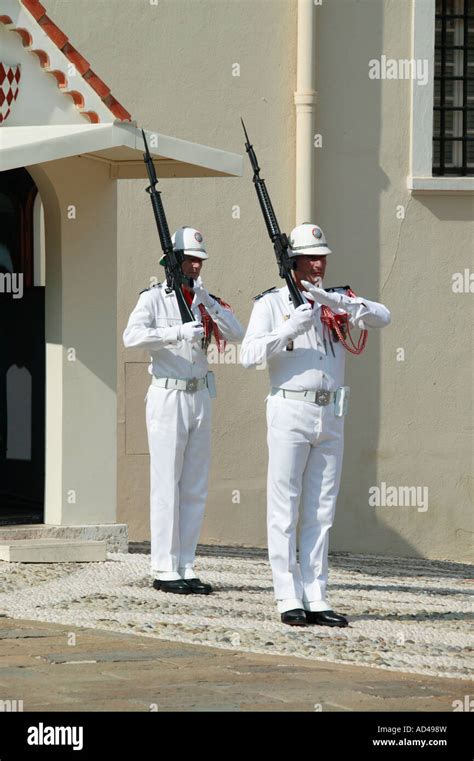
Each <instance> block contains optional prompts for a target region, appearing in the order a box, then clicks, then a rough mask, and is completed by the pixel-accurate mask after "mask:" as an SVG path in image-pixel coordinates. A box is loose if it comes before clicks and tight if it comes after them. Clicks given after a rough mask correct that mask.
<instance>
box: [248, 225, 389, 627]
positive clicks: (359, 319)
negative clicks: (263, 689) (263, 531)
mask: <svg viewBox="0 0 474 761" xmlns="http://www.w3.org/2000/svg"><path fill="white" fill-rule="evenodd" d="M289 242H290V246H291V250H290V255H291V257H292V258H294V260H295V265H294V266H295V269H294V279H295V281H296V284H297V286H298V288H299V289H300V291H302V292H303V294H304V295H305V297H306V299H305V300H306V301H307V303H305V304H303V305H301V306H299V307H298V308H297V309H294V306H293V303H292V301H291V298H290V295H289V290H288V287H287V286H286V285H285V286H284V287H283V288H278V289H277V288H272V289H270V290H269V291H266V292H264V293H263V294H261V295H260V296H257V297H256V299H255V305H254V308H253V311H252V315H251V318H250V323H249V325H248V329H247V332H246V335H245V338H244V341H243V344H242V349H241V362H242V364H243V365H244V367H255V366H256V365H258V364H261V363H267V365H268V370H269V374H270V382H271V387H272V388H271V392H270V394H269V395H268V397H267V443H268V452H269V462H268V480H267V527H268V550H269V558H270V563H271V568H272V574H273V582H274V589H275V597H276V600H277V605H278V611H279V612H280V613H281V620H282V622H283V623H286V624H289V625H297V626H304V625H307V624H308V623H314V624H320V625H326V626H346V625H347V623H348V621H347V619H346V618H345V617H344V616H342V615H340V614H338V613H335V612H334V611H332V609H331V605H330V603H329V601H328V595H327V583H328V547H329V529H330V528H331V526H332V524H333V520H334V513H335V508H336V500H337V495H338V491H339V484H340V477H341V467H342V455H343V444H344V414H345V412H346V410H347V398H348V392H349V389H348V387H346V386H344V362H345V349H344V348H343V346H342V345H341V341H340V340H339V339H338V337H337V334H336V333H334V332H332V331H328V329H327V326H326V325H325V324H324V322H322V321H321V318H322V317H323V320H324V317H325V316H326V315H328V314H329V315H331V313H330V312H329V310H328V308H329V309H330V310H331V312H332V314H333V315H334V314H336V315H347V317H348V320H349V323H350V325H353V326H357V327H358V328H360V329H361V330H365V329H367V328H381V327H384V326H385V325H388V324H389V322H390V313H389V311H388V309H386V307H384V306H383V305H382V304H379V303H377V302H374V301H369V300H368V299H365V298H358V297H350V296H347V295H345V294H343V293H328V292H326V291H324V290H323V288H321V287H317V286H318V285H321V284H322V279H323V277H324V272H325V268H326V257H327V256H328V255H329V254H331V253H332V252H331V250H330V249H329V248H328V246H327V243H326V240H325V237H324V235H323V232H322V230H321V229H320V228H319V227H318V226H317V225H313V224H303V225H299V226H298V227H296V228H295V229H294V230H293V231H292V233H291V235H290V239H289ZM344 319H347V318H344ZM331 332H332V336H331ZM364 337H365V336H364ZM328 339H329V340H328ZM298 521H299V536H298V540H299V541H298V545H299V562H298V559H297V535H296V534H297V524H298Z"/></svg>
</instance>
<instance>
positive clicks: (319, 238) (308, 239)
mask: <svg viewBox="0 0 474 761" xmlns="http://www.w3.org/2000/svg"><path fill="white" fill-rule="evenodd" d="M289 242H290V251H289V252H288V253H289V255H290V256H299V255H300V254H308V255H309V254H310V255H311V256H317V255H319V256H326V255H327V254H332V251H331V249H330V248H329V247H328V245H327V243H326V238H325V237H324V233H323V231H322V230H321V228H320V227H318V226H317V225H313V224H311V222H305V223H304V224H302V225H298V226H297V227H294V228H293V230H292V231H291V233H290V237H289Z"/></svg>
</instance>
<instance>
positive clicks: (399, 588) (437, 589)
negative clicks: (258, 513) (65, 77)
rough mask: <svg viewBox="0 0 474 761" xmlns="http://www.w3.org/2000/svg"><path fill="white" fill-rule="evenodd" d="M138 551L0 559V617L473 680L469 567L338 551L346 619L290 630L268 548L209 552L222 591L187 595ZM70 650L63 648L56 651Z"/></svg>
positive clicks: (207, 566)
mask: <svg viewBox="0 0 474 761" xmlns="http://www.w3.org/2000/svg"><path fill="white" fill-rule="evenodd" d="M135 549H137V548H135ZM138 549H141V550H143V551H142V552H133V553H127V554H120V553H108V554H107V560H106V561H105V562H98V563H65V564H64V563H60V564H47V563H45V564H41V563H40V564H35V565H34V566H33V565H30V564H27V563H25V564H22V563H2V562H0V615H1V613H2V612H3V613H4V614H6V615H8V616H10V617H12V618H14V619H27V620H36V621H44V622H49V623H50V624H54V623H59V624H65V625H67V626H69V627H70V629H71V630H75V629H76V627H78V626H80V627H86V628H87V627H89V628H91V629H101V630H108V631H110V632H117V633H122V634H124V635H125V634H129V633H132V634H135V635H141V636H146V637H149V638H152V639H157V640H163V641H168V643H169V644H170V643H172V647H173V648H174V650H175V651H176V653H177V655H176V659H177V661H178V662H180V661H181V660H182V658H184V657H185V655H184V653H185V652H186V650H185V649H183V648H182V647H181V644H183V643H187V644H200V645H207V646H211V647H214V648H221V649H222V650H228V651H232V652H246V653H260V654H271V655H273V656H275V657H277V656H278V657H279V656H284V655H285V656H297V657H298V658H300V659H301V661H302V662H303V661H306V660H317V661H320V662H328V663H338V664H341V663H345V664H348V665H365V666H370V667H376V668H381V669H387V670H390V671H394V672H403V673H412V674H423V675H430V676H444V677H448V678H456V679H458V678H459V679H464V680H466V682H467V680H469V679H471V678H472V663H473V658H472V652H473V646H474V635H473V631H472V621H473V619H474V612H473V584H472V582H473V567H472V566H469V565H466V564H457V563H451V562H442V561H426V560H422V559H413V560H412V559H407V558H398V559H397V558H377V557H370V556H369V557H367V556H359V555H344V554H334V555H331V556H330V576H329V589H330V601H331V604H332V607H333V608H334V609H335V610H337V611H340V612H341V613H344V614H346V615H347V617H348V618H349V621H350V626H349V627H348V628H345V629H329V628H327V627H314V626H312V627H307V628H304V629H291V628H290V627H288V626H284V625H283V624H281V622H280V620H279V616H278V613H277V611H276V606H275V604H274V600H273V589H272V579H271V572H270V567H269V564H268V561H267V559H266V557H265V553H264V552H263V551H261V550H254V551H249V550H241V551H240V553H239V551H238V548H234V549H233V550H232V552H231V551H230V550H225V549H224V548H207V550H205V549H203V548H201V549H200V552H201V554H200V555H199V556H198V560H197V563H196V570H197V571H198V573H199V575H200V576H201V577H202V578H203V579H204V580H206V581H209V582H211V583H212V584H213V586H214V590H215V591H214V593H213V594H212V595H209V596H198V595H189V596H184V597H183V596H178V595H170V594H164V593H163V592H157V591H156V590H154V589H153V588H152V586H151V582H152V577H151V576H150V572H149V565H150V557H149V555H147V554H146V547H145V545H144V546H142V547H139V548H138ZM225 553H227V554H225ZM0 620H1V619H0ZM8 636H13V635H8ZM33 639H35V640H36V639H37V638H35V637H33V636H32V637H31V639H30V640H29V641H28V642H26V641H24V644H23V645H20V644H19V645H18V649H17V650H16V651H15V656H20V655H21V654H22V653H23V652H24V651H25V649H30V650H31V652H35V647H36V645H35V644H34V643H33ZM17 640H18V638H16V640H15V641H17ZM48 641H49V640H48ZM2 644H3V643H2ZM39 646H40V647H42V645H41V643H40V645H39ZM137 647H138V646H137ZM62 652H64V647H63V645H61V647H55V648H54V649H52V650H51V654H54V653H56V654H58V653H62ZM178 652H179V653H183V655H181V656H180V655H179V654H178ZM466 689H467V684H466Z"/></svg>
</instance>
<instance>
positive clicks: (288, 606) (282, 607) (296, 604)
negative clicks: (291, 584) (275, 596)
mask: <svg viewBox="0 0 474 761" xmlns="http://www.w3.org/2000/svg"><path fill="white" fill-rule="evenodd" d="M277 607H278V612H279V613H286V611H287V610H296V609H297V608H302V607H303V601H302V600H298V599H297V598H296V597H288V598H286V599H285V600H277Z"/></svg>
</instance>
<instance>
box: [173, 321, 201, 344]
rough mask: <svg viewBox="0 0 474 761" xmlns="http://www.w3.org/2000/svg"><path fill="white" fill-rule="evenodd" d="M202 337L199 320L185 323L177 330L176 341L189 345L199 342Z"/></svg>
mask: <svg viewBox="0 0 474 761" xmlns="http://www.w3.org/2000/svg"><path fill="white" fill-rule="evenodd" d="M203 335H204V327H203V325H202V323H201V322H199V320H194V321H193V322H185V323H183V324H182V325H180V326H179V328H178V341H189V343H196V342H197V341H200V340H201V338H202V337H203Z"/></svg>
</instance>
